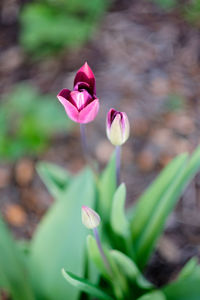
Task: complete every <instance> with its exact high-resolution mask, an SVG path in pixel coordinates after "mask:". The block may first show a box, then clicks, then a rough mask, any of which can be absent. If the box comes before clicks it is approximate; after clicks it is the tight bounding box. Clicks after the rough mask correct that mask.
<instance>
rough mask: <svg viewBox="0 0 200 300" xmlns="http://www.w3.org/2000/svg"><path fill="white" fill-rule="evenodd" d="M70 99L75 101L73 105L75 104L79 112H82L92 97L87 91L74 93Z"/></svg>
mask: <svg viewBox="0 0 200 300" xmlns="http://www.w3.org/2000/svg"><path fill="white" fill-rule="evenodd" d="M70 97H71V99H72V100H73V102H72V104H75V106H76V107H77V109H78V111H80V110H82V109H83V108H84V107H85V106H86V105H87V104H88V103H89V102H91V100H92V97H91V96H90V94H89V93H88V92H87V91H86V90H84V91H83V92H79V91H72V92H71V93H70ZM71 99H70V100H71ZM70 102H71V101H70Z"/></svg>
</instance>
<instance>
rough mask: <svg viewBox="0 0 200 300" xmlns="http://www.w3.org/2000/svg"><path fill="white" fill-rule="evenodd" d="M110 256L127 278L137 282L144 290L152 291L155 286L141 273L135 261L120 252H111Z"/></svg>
mask: <svg viewBox="0 0 200 300" xmlns="http://www.w3.org/2000/svg"><path fill="white" fill-rule="evenodd" d="M110 256H111V257H112V258H113V260H114V261H115V262H116V264H117V266H118V268H119V270H120V272H122V273H123V275H124V276H125V277H126V278H129V279H130V280H131V281H133V282H136V283H137V285H138V286H139V287H140V288H142V289H152V288H154V286H153V285H152V283H150V282H149V281H148V280H146V278H145V277H144V276H143V275H142V273H141V272H140V271H139V269H138V267H137V266H136V264H135V263H134V261H133V260H132V259H131V258H130V257H128V256H127V255H125V254H124V253H122V252H120V251H118V250H111V251H110Z"/></svg>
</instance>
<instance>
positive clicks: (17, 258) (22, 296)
mask: <svg viewBox="0 0 200 300" xmlns="http://www.w3.org/2000/svg"><path fill="white" fill-rule="evenodd" d="M0 287H1V288H5V289H6V290H7V291H8V292H9V293H10V294H11V296H12V299H15V300H34V299H35V296H34V294H33V291H32V287H31V284H30V276H29V272H28V268H27V266H26V264H25V260H24V257H23V255H22V252H20V250H19V249H18V247H17V245H16V243H15V242H14V240H13V238H12V236H11V234H10V232H9V230H8V228H7V226H6V225H5V224H4V222H3V220H2V219H1V218H0Z"/></svg>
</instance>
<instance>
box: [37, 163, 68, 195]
mask: <svg viewBox="0 0 200 300" xmlns="http://www.w3.org/2000/svg"><path fill="white" fill-rule="evenodd" d="M37 171H38V174H39V175H40V177H41V179H42V180H43V182H44V183H45V185H46V187H47V189H48V190H49V192H50V193H51V195H52V196H53V197H55V198H58V197H59V196H60V194H61V193H62V192H63V191H65V189H66V187H67V185H68V183H69V180H70V175H69V173H68V172H67V171H66V170H64V169H63V168H61V167H59V166H57V165H54V164H52V163H47V162H40V163H39V164H38V165H37Z"/></svg>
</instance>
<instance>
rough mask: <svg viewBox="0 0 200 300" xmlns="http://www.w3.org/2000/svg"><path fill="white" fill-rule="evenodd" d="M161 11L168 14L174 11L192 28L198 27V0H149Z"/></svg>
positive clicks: (199, 19)
mask: <svg viewBox="0 0 200 300" xmlns="http://www.w3.org/2000/svg"><path fill="white" fill-rule="evenodd" d="M151 1H152V2H154V3H155V4H157V5H158V6H159V7H160V8H162V9H163V10H165V11H167V12H169V11H172V10H174V9H178V11H179V12H180V13H181V14H182V16H183V18H184V19H185V20H186V21H188V22H189V23H191V24H192V25H194V26H197V27H199V26H200V0H191V1H181V0H151Z"/></svg>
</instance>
